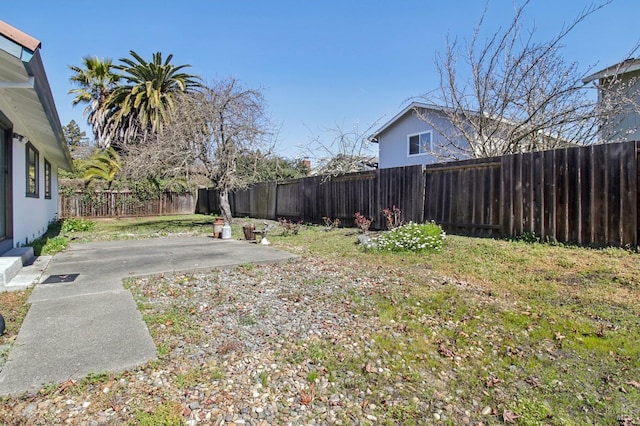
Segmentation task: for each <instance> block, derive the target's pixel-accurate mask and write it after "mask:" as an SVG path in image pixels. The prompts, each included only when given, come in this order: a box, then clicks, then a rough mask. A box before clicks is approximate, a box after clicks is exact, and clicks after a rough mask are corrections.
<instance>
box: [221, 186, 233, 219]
mask: <svg viewBox="0 0 640 426" xmlns="http://www.w3.org/2000/svg"><path fill="white" fill-rule="evenodd" d="M220 213H222V217H224V221H225V222H227V223H228V224H229V225H231V221H232V220H233V216H231V205H230V204H229V191H228V190H226V189H221V190H220Z"/></svg>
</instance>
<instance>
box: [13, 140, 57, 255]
mask: <svg viewBox="0 0 640 426" xmlns="http://www.w3.org/2000/svg"><path fill="white" fill-rule="evenodd" d="M34 146H35V148H36V149H37V150H38V151H39V155H38V170H39V173H38V185H39V186H38V188H39V191H38V192H39V194H38V197H37V198H34V197H27V196H26V193H27V179H26V172H27V171H26V168H27V167H26V144H25V143H24V142H21V141H19V140H18V139H15V138H14V139H13V246H14V247H20V246H24V245H26V244H28V243H29V242H31V241H33V240H34V239H36V238H38V237H40V236H42V235H43V234H44V233H45V232H46V230H47V227H48V226H49V224H50V223H51V222H52V221H54V220H55V219H56V217H57V214H58V166H57V164H54V163H53V162H52V161H51V160H50V159H49V158H47V156H46V153H45V151H44V149H42V147H38V146H37V145H34ZM45 159H46V160H48V161H49V162H50V163H51V198H50V199H47V198H45V177H44V161H45Z"/></svg>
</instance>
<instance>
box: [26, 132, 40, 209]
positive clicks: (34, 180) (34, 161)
mask: <svg viewBox="0 0 640 426" xmlns="http://www.w3.org/2000/svg"><path fill="white" fill-rule="evenodd" d="M38 174H39V170H38V150H37V149H35V147H34V146H33V145H31V142H28V143H27V197H35V198H38V197H39V196H40V192H39V188H38V179H39V178H40V176H39V175H38Z"/></svg>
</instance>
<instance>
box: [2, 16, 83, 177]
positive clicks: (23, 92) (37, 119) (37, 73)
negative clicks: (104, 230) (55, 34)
mask: <svg viewBox="0 0 640 426" xmlns="http://www.w3.org/2000/svg"><path fill="white" fill-rule="evenodd" d="M40 46H41V43H40V41H38V40H36V39H35V38H33V37H31V36H30V35H28V34H25V33H23V32H22V31H20V30H18V29H17V28H14V27H12V26H11V25H9V24H7V23H6V22H3V21H0V111H2V112H3V113H4V114H5V115H6V116H7V118H8V119H9V120H11V122H12V123H13V131H14V133H18V134H19V135H22V136H25V137H26V138H27V139H28V140H30V141H32V142H34V143H35V144H36V145H37V146H38V149H39V150H40V151H44V154H45V156H46V157H47V158H48V159H49V160H50V161H51V160H53V161H52V162H55V164H56V165H58V166H59V167H61V168H63V169H66V170H72V168H73V163H72V161H71V155H70V153H69V149H68V148H67V144H66V141H65V139H64V134H63V132H62V125H61V124H60V118H59V117H58V111H57V110H56V105H55V102H54V100H53V95H52V94H51V88H50V87H49V81H48V80H47V75H46V73H45V70H44V65H43V63H42V57H41V56H40Z"/></svg>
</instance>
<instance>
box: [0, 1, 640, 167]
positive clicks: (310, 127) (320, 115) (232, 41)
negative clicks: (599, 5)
mask: <svg viewBox="0 0 640 426" xmlns="http://www.w3.org/2000/svg"><path fill="white" fill-rule="evenodd" d="M519 3H520V2H519ZM513 4H514V3H513V0H490V2H489V10H488V15H487V20H486V26H485V29H486V30H487V31H493V30H496V29H498V28H499V27H500V26H506V25H507V24H508V23H509V22H510V20H511V18H512V16H513V10H514V6H513ZM590 4H591V2H590V1H581V0H571V1H558V0H554V1H550V0H531V2H530V4H529V6H528V7H527V14H526V18H527V21H526V22H527V26H528V27H529V28H533V26H535V27H536V31H537V32H536V34H537V38H538V39H540V40H546V39H548V38H550V37H552V36H553V35H555V34H557V32H558V31H559V30H560V29H561V28H562V26H563V25H564V24H566V23H568V22H570V21H572V20H573V18H575V16H576V15H577V14H578V13H579V12H580V11H581V10H582V9H583V8H585V7H587V6H589V5H590ZM27 5H28V6H27ZM484 5H485V2H484V0H457V1H445V2H435V1H425V0H397V1H391V0H387V1H380V0H368V1H364V0H351V1H348V0H322V1H320V0H316V1H310V0H281V1H276V0H273V1H266V0H263V1H257V0H255V1H248V0H233V1H232V0H227V1H222V0H182V1H175V0H173V1H166V0H157V1H147V0H125V1H123V0H111V1H108V2H103V1H89V0H56V1H51V0H31V1H29V2H27V3H24V2H19V1H5V2H3V5H2V9H1V12H0V19H2V20H4V21H5V22H7V23H9V24H11V25H13V26H14V27H17V28H18V29H20V30H22V31H24V32H26V33H28V34H30V35H32V36H33V37H35V38H37V39H39V40H41V41H42V56H43V60H44V64H45V67H46V71H47V75H48V77H49V83H50V85H51V88H52V91H53V95H54V98H55V100H56V105H57V108H58V113H59V115H60V120H61V122H62V124H63V125H64V124H67V123H68V122H69V121H70V120H71V119H74V120H76V122H78V123H79V124H81V125H82V126H83V129H84V130H86V131H87V132H88V133H89V127H88V126H86V124H84V123H85V120H84V118H83V116H82V109H83V108H82V107H80V106H77V107H72V105H71V99H72V96H71V95H68V93H67V92H68V91H69V90H70V89H71V88H72V86H71V85H70V83H69V76H70V71H69V69H68V66H69V65H80V64H81V60H82V57H84V56H87V55H91V56H98V57H107V58H113V59H114V60H117V59H119V58H122V57H126V56H128V54H129V53H128V52H129V50H135V51H136V52H138V53H139V54H141V55H142V56H143V57H144V58H148V59H150V58H151V54H152V53H153V52H156V51H160V52H162V53H163V54H164V55H167V54H169V53H173V55H174V60H173V63H174V64H185V63H188V64H191V66H192V67H191V69H190V72H192V73H194V74H198V75H200V76H202V77H203V78H204V79H205V80H207V81H211V80H214V79H221V78H224V77H227V76H234V77H236V78H238V79H239V80H241V81H242V82H243V83H244V85H245V86H247V87H251V88H261V89H262V90H263V92H264V95H265V99H266V102H267V105H268V108H269V113H270V116H271V117H272V120H273V121H274V123H276V124H277V125H278V126H279V127H280V132H279V138H278V139H279V144H278V146H279V154H280V155H283V156H285V157H290V158H293V157H296V156H301V155H302V154H303V152H302V150H301V149H300V148H299V146H301V145H308V144H309V141H310V139H311V138H312V137H314V136H319V137H321V138H323V139H325V140H326V141H327V143H328V141H329V139H330V134H329V133H327V132H326V129H329V128H334V127H336V126H341V127H343V128H351V127H352V126H353V125H355V124H357V125H358V126H359V128H360V129H365V128H367V127H369V126H371V125H372V124H374V123H375V122H377V121H379V120H381V121H380V124H383V122H384V121H386V120H388V119H389V118H391V117H393V116H394V115H395V114H396V113H397V112H398V111H399V110H400V109H401V108H403V107H404V106H406V105H407V103H408V102H409V100H410V98H412V97H415V96H419V95H420V94H422V93H425V92H427V91H430V90H433V89H435V88H436V87H437V84H438V76H437V73H436V72H435V67H434V65H433V64H434V57H435V54H436V52H442V51H443V50H444V47H445V37H446V36H447V35H448V36H449V37H458V39H460V40H463V39H464V38H465V37H467V38H468V37H470V36H471V34H472V31H473V27H474V25H475V24H476V23H477V21H478V19H479V18H480V15H481V13H482V10H483V9H484ZM638 16H640V2H638V1H637V0H613V1H612V3H611V4H609V5H607V6H606V7H605V8H604V9H602V10H600V11H598V12H597V13H596V14H594V15H592V16H590V17H588V18H587V20H586V21H584V22H583V23H582V24H581V25H580V26H579V27H577V28H576V29H575V31H573V32H572V34H571V36H570V37H568V38H567V39H566V40H565V47H564V50H563V53H564V56H565V59H566V60H567V61H569V62H573V61H576V62H578V63H579V64H580V67H581V68H583V69H587V68H588V67H595V68H597V69H599V68H604V67H605V66H608V65H611V64H614V63H616V62H619V61H621V60H622V59H624V58H625V57H626V56H627V54H628V53H629V51H630V49H631V48H632V47H633V46H634V45H635V43H636V42H637V41H638V39H640V32H638V31H637V19H638Z"/></svg>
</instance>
